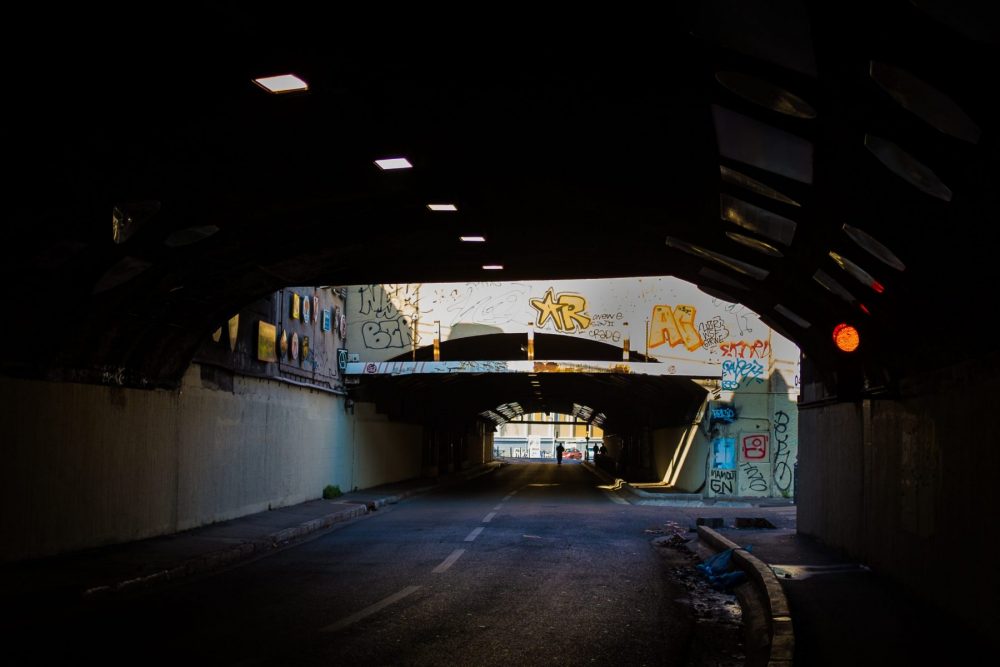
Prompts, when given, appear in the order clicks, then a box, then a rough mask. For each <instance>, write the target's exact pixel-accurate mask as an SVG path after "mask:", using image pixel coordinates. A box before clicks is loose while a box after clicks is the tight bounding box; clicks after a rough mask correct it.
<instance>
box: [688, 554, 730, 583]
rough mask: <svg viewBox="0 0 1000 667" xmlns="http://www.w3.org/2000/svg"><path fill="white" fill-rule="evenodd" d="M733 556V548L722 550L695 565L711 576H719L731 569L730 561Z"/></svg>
mask: <svg viewBox="0 0 1000 667" xmlns="http://www.w3.org/2000/svg"><path fill="white" fill-rule="evenodd" d="M732 558H733V550H732V549H726V550H725V551H720V552H719V553H717V554H715V555H714V556H709V557H708V558H706V559H705V560H704V561H702V562H701V563H698V565H696V566H695V567H697V568H698V569H699V570H701V571H702V572H704V573H705V574H706V575H707V576H709V578H711V577H717V576H719V575H720V574H722V573H723V572H727V571H728V570H729V565H730V561H731V560H732Z"/></svg>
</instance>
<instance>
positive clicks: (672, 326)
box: [649, 304, 703, 352]
mask: <svg viewBox="0 0 1000 667" xmlns="http://www.w3.org/2000/svg"><path fill="white" fill-rule="evenodd" d="M696 312H697V311H696V310H695V308H694V306H687V305H683V304H681V305H676V306H674V307H673V308H671V307H670V306H664V305H656V306H653V313H652V315H651V316H650V319H649V322H650V324H649V326H650V332H649V337H650V338H649V347H651V348H654V347H659V346H661V345H663V344H665V343H669V344H670V347H676V346H677V345H680V344H681V343H683V344H684V347H686V348H687V349H688V351H689V352H694V351H695V350H697V349H698V348H699V347H701V346H702V345H703V341H702V339H701V335H700V334H699V333H698V329H696V328H695V326H694V316H695V314H696Z"/></svg>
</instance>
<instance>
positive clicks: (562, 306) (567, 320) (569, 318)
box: [529, 287, 590, 331]
mask: <svg viewBox="0 0 1000 667" xmlns="http://www.w3.org/2000/svg"><path fill="white" fill-rule="evenodd" d="M529 303H530V304H531V307H532V308H534V309H535V310H537V311H538V317H537V318H536V319H535V326H537V327H538V328H542V327H544V326H545V324H546V322H548V321H549V320H550V319H551V320H552V322H553V324H554V325H555V328H556V330H557V331H573V330H575V329H576V328H577V326H579V327H580V328H581V329H586V328H587V327H589V326H590V316H588V315H587V314H586V313H585V312H583V311H585V310H586V309H587V300H586V299H584V298H583V297H582V296H580V295H579V294H571V293H568V292H562V293H560V294H559V295H558V296H556V297H555V298H554V299H553V297H552V288H551V287H550V288H549V289H548V290H546V292H545V297H544V298H541V299H529Z"/></svg>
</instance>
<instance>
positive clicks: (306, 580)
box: [16, 462, 693, 665]
mask: <svg viewBox="0 0 1000 667" xmlns="http://www.w3.org/2000/svg"><path fill="white" fill-rule="evenodd" d="M599 484H600V482H599V481H598V480H597V479H596V478H595V477H594V476H593V475H592V474H591V473H590V472H589V471H588V470H587V469H586V468H584V467H583V466H581V465H579V464H576V463H575V462H567V463H565V464H563V465H562V466H557V465H555V464H554V463H528V464H520V465H511V466H506V467H504V468H503V469H502V470H500V471H499V472H498V473H496V474H493V475H487V476H485V477H482V478H479V479H477V480H474V481H472V482H470V483H468V484H465V485H463V486H459V487H450V488H446V489H441V490H439V491H436V492H434V493H430V494H427V495H424V496H420V497H415V498H412V499H409V500H407V501H405V502H402V503H399V504H397V505H394V506H391V507H389V508H385V509H382V510H379V511H378V512H376V513H375V514H373V515H371V516H370V517H368V518H363V519H360V520H356V521H354V522H352V523H349V524H346V525H344V526H342V527H341V528H339V529H337V530H333V531H330V532H327V533H325V534H323V535H321V536H319V537H317V538H315V539H313V540H311V541H309V542H307V543H304V544H300V545H298V546H295V547H293V548H289V549H286V550H284V551H280V552H278V553H275V554H273V555H271V556H269V557H266V558H262V559H259V560H256V561H254V562H251V563H248V564H245V565H242V566H239V567H235V568H233V569H231V570H229V571H226V572H222V573H220V574H216V575H214V576H207V577H201V578H199V579H195V580H188V581H184V582H182V583H178V584H175V585H172V586H170V587H168V588H161V589H159V590H155V591H151V592H148V593H146V594H142V595H138V596H134V597H130V598H122V597H119V598H112V599H107V600H102V601H95V602H90V603H86V604H81V606H78V607H74V608H72V609H58V610H52V612H51V614H49V615H47V616H48V617H47V619H46V623H45V627H44V628H43V627H38V626H37V624H33V625H32V627H24V628H19V629H18V632H17V633H16V636H17V638H18V639H19V641H17V642H16V643H17V644H18V649H19V651H18V653H19V654H20V663H23V664H41V663H51V662H52V661H53V660H54V659H57V658H61V659H72V660H73V661H74V662H80V661H83V660H87V659H90V660H95V661H99V662H101V663H103V664H109V663H114V664H124V663H129V664H139V663H145V664H150V663H152V664H233V665H276V664H294V665H313V664H315V665H320V664H322V665H337V664H345V665H439V664H449V665H511V664H531V665H536V664H557V665H585V664H586V665H589V664H629V665H654V664H657V665H663V664H666V665H682V664H686V663H688V660H689V657H690V656H689V655H688V653H689V651H690V646H691V636H692V628H693V622H692V620H691V618H690V616H689V608H688V607H687V606H684V605H682V604H680V603H678V602H677V601H676V598H678V597H679V596H681V594H682V591H679V590H677V588H676V584H672V583H670V582H671V579H670V577H669V576H667V575H668V568H669V566H670V563H668V560H667V559H664V558H663V557H662V556H661V555H660V554H659V553H657V549H655V548H654V547H652V546H651V545H650V535H649V534H648V533H646V532H644V529H646V528H648V527H649V526H650V525H653V524H655V523H662V522H663V521H665V520H667V519H669V518H671V517H670V516H668V513H669V508H663V507H655V508H654V507H636V506H630V505H625V504H620V503H617V502H614V501H613V497H612V496H611V495H610V494H608V493H607V492H605V491H602V490H601V489H599V488H598V485H599ZM674 518H678V519H681V520H683V518H682V517H680V516H677V517H674Z"/></svg>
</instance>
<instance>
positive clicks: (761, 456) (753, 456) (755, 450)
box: [740, 433, 768, 461]
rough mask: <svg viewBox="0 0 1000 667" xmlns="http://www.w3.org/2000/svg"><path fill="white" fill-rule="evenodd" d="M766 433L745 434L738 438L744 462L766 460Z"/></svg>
mask: <svg viewBox="0 0 1000 667" xmlns="http://www.w3.org/2000/svg"><path fill="white" fill-rule="evenodd" d="M767 440H768V437H767V433H747V434H744V435H743V436H742V437H741V438H740V444H741V445H742V446H741V448H740V451H741V452H742V454H743V460H744V461H766V460H767Z"/></svg>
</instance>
